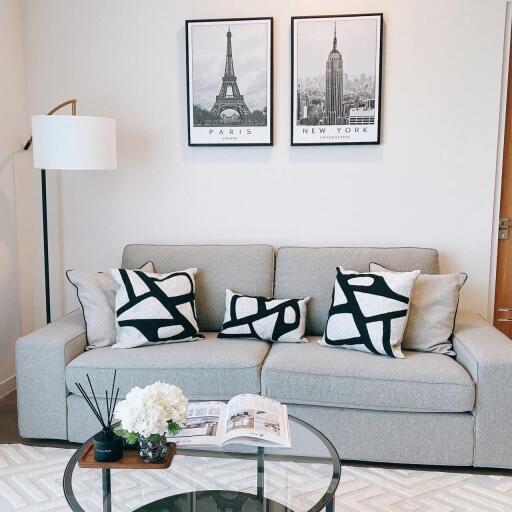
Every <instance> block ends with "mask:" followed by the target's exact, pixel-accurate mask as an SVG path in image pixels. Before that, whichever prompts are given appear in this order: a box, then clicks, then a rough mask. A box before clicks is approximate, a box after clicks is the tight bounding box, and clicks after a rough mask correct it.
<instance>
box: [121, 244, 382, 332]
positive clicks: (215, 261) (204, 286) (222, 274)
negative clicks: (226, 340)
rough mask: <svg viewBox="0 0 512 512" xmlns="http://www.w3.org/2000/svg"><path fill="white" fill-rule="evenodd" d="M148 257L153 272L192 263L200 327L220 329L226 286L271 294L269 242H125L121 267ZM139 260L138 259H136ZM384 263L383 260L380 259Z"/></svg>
mask: <svg viewBox="0 0 512 512" xmlns="http://www.w3.org/2000/svg"><path fill="white" fill-rule="evenodd" d="M146 261H152V262H153V264H154V265H155V272H157V273H160V274H162V273H167V272H175V271H177V270H183V269H186V268H192V267H196V268H197V269H198V271H197V274H196V307H197V319H198V324H199V329H200V330H201V331H220V330H221V329H222V321H223V319H224V298H225V294H226V289H227V288H230V289H232V290H235V291H236V292H239V293H243V294H247V295H263V296H265V297H271V296H272V285H273V279H274V249H273V247H271V246H270V245H145V244H134V245H127V246H126V247H125V249H124V252H123V262H122V266H123V268H137V267H139V266H140V265H141V264H142V263H144V262H146ZM139 262H140V263H139ZM384 263H386V262H384Z"/></svg>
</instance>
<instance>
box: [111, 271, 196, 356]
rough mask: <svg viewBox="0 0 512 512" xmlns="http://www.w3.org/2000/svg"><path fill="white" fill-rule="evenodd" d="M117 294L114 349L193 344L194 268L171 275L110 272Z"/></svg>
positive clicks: (194, 318)
mask: <svg viewBox="0 0 512 512" xmlns="http://www.w3.org/2000/svg"><path fill="white" fill-rule="evenodd" d="M110 272H111V273H112V276H113V278H114V279H115V280H116V281H117V283H118V284H119V285H120V286H119V289H118V290H117V294H116V321H117V325H116V329H117V338H116V344H115V345H114V347H113V348H133V347H140V346H142V345H152V344H160V343H172V342H177V341H193V340H197V339H200V338H202V336H201V335H200V334H199V327H198V325H197V315H196V302H195V280H194V275H195V273H196V272H197V269H196V268H189V269H187V270H183V271H181V272H172V273H170V274H154V273H150V272H142V271H140V270H123V269H112V270H111V271H110Z"/></svg>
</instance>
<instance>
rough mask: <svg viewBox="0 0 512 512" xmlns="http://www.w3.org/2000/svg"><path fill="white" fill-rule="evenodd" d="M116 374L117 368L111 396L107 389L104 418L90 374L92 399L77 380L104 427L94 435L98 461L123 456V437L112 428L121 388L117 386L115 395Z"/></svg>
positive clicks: (114, 459)
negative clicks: (105, 414)
mask: <svg viewBox="0 0 512 512" xmlns="http://www.w3.org/2000/svg"><path fill="white" fill-rule="evenodd" d="M116 374H117V370H115V371H114V378H113V380H112V389H111V391H110V396H109V394H108V390H105V401H106V404H107V417H106V419H103V414H102V412H101V409H100V406H99V404H98V400H97V398H96V393H95V392H94V388H93V387H92V382H91V379H90V377H89V374H87V381H88V382H89V387H90V388H91V395H92V400H91V398H90V397H89V396H88V395H87V392H86V391H85V389H84V387H83V386H82V385H81V384H80V383H79V382H75V385H76V387H77V388H78V390H79V391H80V393H81V395H82V396H83V397H84V399H85V401H86V402H87V405H88V406H89V407H90V409H91V411H92V412H93V413H94V415H95V416H96V419H97V420H98V421H99V422H100V425H101V427H102V428H101V430H100V431H99V432H98V433H97V434H96V435H95V436H94V437H93V443H94V459H95V460H96V461H97V462H114V461H116V460H119V459H120V458H121V457H122V456H123V439H122V438H121V437H119V436H118V435H117V434H116V433H115V432H114V429H113V428H112V421H113V418H114V410H115V408H116V404H117V398H118V396H119V388H117V391H116V393H115V397H114V387H115V384H116ZM93 401H94V402H93Z"/></svg>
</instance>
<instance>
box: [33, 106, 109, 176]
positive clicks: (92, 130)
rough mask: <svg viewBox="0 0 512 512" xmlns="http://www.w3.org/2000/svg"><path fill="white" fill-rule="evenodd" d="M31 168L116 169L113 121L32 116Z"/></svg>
mask: <svg viewBox="0 0 512 512" xmlns="http://www.w3.org/2000/svg"><path fill="white" fill-rule="evenodd" d="M32 139H33V154H34V167H35V168H37V169H62V170H107V169H116V168H117V150H116V121H115V119H111V118H108V117H92V116H60V115H48V116H32Z"/></svg>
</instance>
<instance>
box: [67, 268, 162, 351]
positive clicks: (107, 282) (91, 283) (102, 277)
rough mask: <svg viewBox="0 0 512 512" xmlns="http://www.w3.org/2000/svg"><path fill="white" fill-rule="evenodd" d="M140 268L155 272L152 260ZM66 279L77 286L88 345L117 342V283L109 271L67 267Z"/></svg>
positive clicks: (93, 346)
mask: <svg viewBox="0 0 512 512" xmlns="http://www.w3.org/2000/svg"><path fill="white" fill-rule="evenodd" d="M140 270H143V271H145V272H154V271H155V268H154V265H153V262H152V261H148V262H147V263H144V265H142V267H140ZM66 276H67V278H68V281H69V282H70V283H71V284H72V285H73V286H74V287H75V288H76V294H77V297H78V301H79V302H80V306H81V307H82V312H83V314H84V319H85V328H86V337H87V348H88V349H91V348H101V347H108V346H110V345H113V344H114V343H115V342H116V315H115V310H114V309H115V302H116V291H117V289H118V288H119V284H118V283H117V282H116V280H115V279H114V278H113V277H112V274H111V273H110V272H83V271H81V270H68V271H67V272H66Z"/></svg>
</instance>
